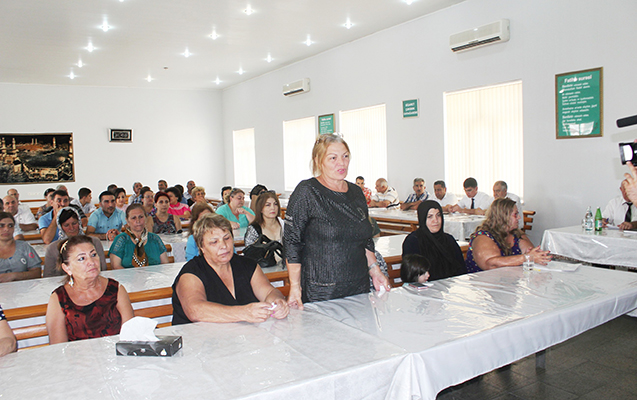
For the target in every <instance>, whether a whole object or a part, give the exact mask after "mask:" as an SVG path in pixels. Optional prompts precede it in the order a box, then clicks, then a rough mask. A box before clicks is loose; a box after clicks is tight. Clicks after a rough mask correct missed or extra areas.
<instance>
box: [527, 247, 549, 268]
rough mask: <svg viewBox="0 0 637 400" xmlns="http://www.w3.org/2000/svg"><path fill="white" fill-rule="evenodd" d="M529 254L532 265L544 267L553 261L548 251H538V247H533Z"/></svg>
mask: <svg viewBox="0 0 637 400" xmlns="http://www.w3.org/2000/svg"><path fill="white" fill-rule="evenodd" d="M529 254H530V255H531V259H532V260H533V262H534V263H536V264H540V265H546V264H548V263H549V261H551V259H553V256H552V255H551V253H550V252H549V251H544V250H541V249H540V246H537V247H534V248H532V249H531V250H529Z"/></svg>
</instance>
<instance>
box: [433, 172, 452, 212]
mask: <svg viewBox="0 0 637 400" xmlns="http://www.w3.org/2000/svg"><path fill="white" fill-rule="evenodd" d="M434 194H435V195H436V198H434V199H432V200H435V201H437V202H438V203H439V204H440V206H441V207H442V211H443V212H446V213H448V212H450V211H449V208H451V206H454V205H456V203H458V199H456V195H455V194H453V193H451V192H447V185H446V184H445V181H442V180H440V181H435V182H434Z"/></svg>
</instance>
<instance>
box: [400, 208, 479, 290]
mask: <svg viewBox="0 0 637 400" xmlns="http://www.w3.org/2000/svg"><path fill="white" fill-rule="evenodd" d="M418 225H419V227H418V229H417V230H415V231H414V232H412V233H410V234H409V235H408V236H407V237H406V238H405V241H404V242H403V257H404V256H405V255H407V254H420V255H422V256H424V257H425V258H427V260H428V261H429V263H430V264H431V269H430V270H429V274H430V278H429V280H430V281H435V280H437V279H444V278H449V277H451V276H456V275H462V274H466V273H467V269H466V268H465V263H464V258H463V257H462V250H460V246H458V243H457V242H456V239H454V238H453V236H451V235H450V234H448V233H445V232H444V229H443V228H444V225H445V221H444V218H443V216H442V208H441V207H440V204H438V202H436V201H432V200H426V201H423V202H422V203H420V205H419V206H418Z"/></svg>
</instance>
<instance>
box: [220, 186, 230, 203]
mask: <svg viewBox="0 0 637 400" xmlns="http://www.w3.org/2000/svg"><path fill="white" fill-rule="evenodd" d="M226 190H232V186H224V187H222V188H221V204H226V199H224V198H223V192H225V191H226Z"/></svg>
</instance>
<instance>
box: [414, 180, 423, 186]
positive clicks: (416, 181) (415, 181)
mask: <svg viewBox="0 0 637 400" xmlns="http://www.w3.org/2000/svg"><path fill="white" fill-rule="evenodd" d="M418 182H422V184H423V185H424V184H425V180H424V179H422V178H416V179H414V185H415V184H416V183H418Z"/></svg>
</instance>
